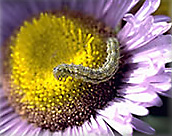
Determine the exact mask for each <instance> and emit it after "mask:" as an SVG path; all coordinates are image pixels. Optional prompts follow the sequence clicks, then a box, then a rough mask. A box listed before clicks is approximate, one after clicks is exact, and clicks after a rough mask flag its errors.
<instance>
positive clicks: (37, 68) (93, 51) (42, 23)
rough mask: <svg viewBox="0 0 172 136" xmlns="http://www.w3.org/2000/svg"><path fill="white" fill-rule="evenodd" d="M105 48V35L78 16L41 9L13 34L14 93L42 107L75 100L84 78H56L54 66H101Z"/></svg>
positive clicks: (33, 105) (43, 109)
mask: <svg viewBox="0 0 172 136" xmlns="http://www.w3.org/2000/svg"><path fill="white" fill-rule="evenodd" d="M104 51H106V43H105V41H104V40H103V38H102V37H101V36H100V35H98V34H97V32H96V30H95V29H92V28H89V27H87V25H84V24H83V23H81V21H80V20H79V19H77V18H70V17H66V16H64V15H61V16H56V15H53V14H50V13H41V14H40V16H39V18H34V19H33V20H32V21H31V22H28V21H25V22H24V25H23V26H22V27H20V30H19V31H18V33H17V35H16V36H15V37H12V45H11V59H10V65H11V88H12V91H11V95H15V94H17V95H19V96H20V99H19V100H18V102H19V103H23V104H26V105H28V106H27V108H31V109H33V108H35V107H36V108H38V109H40V110H42V111H45V110H48V109H50V108H51V107H56V106H65V105H66V103H68V102H70V103H73V102H74V100H75V99H77V98H79V95H80V94H81V93H84V90H85V86H84V82H83V81H82V80H79V79H75V78H72V77H70V76H68V77H67V78H63V77H61V78H59V80H56V79H55V77H54V75H53V68H54V67H56V66H58V65H59V64H62V63H66V64H71V63H73V64H76V65H79V64H82V65H83V66H86V67H91V68H98V67H100V66H102V64H103V62H104V61H105V58H106V55H107V54H106V53H104ZM102 52H103V54H102ZM81 84H82V86H81ZM57 110H58V113H60V111H61V110H59V109H57Z"/></svg>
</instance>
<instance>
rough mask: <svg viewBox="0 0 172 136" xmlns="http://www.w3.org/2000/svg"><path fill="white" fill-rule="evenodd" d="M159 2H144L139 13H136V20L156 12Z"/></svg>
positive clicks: (156, 0)
mask: <svg viewBox="0 0 172 136" xmlns="http://www.w3.org/2000/svg"><path fill="white" fill-rule="evenodd" d="M159 5H160V0H146V1H145V2H144V4H143V5H142V7H141V8H140V9H139V11H138V12H137V13H136V18H137V19H138V20H143V19H145V18H146V17H147V16H149V15H150V14H152V13H153V12H155V11H156V10H157V8H158V7H159Z"/></svg>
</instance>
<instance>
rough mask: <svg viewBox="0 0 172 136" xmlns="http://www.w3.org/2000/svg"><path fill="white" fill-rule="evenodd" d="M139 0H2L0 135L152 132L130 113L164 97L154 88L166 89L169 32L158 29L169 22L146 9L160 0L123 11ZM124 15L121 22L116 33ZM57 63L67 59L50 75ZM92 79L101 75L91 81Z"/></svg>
mask: <svg viewBox="0 0 172 136" xmlns="http://www.w3.org/2000/svg"><path fill="white" fill-rule="evenodd" d="M137 3H138V0H124V1H120V0H109V1H105V0H95V1H94V0H87V1H84V0H83V1H79V0H78V1H77V0H71V1H67V0H51V1H46V0H45V1H41V2H40V1H33V0H32V1H27V2H17V1H15V2H12V1H8V2H7V1H2V12H3V13H2V24H1V25H2V26H1V29H2V38H1V41H2V43H1V44H3V48H5V52H4V53H6V52H7V55H3V56H5V57H4V60H3V62H4V64H3V82H4V84H3V87H4V89H1V90H0V91H1V96H0V97H1V98H0V102H1V103H0V105H1V111H0V118H1V123H0V126H1V127H0V134H2V135H9V134H10V135H23V136H24V135H29V136H32V135H47V136H48V135H65V136H67V135H73V136H76V135H81V136H82V135H115V134H121V135H132V133H133V129H135V130H137V131H140V132H143V133H146V134H153V133H154V129H153V128H151V127H150V126H149V125H148V124H146V123H144V122H142V121H141V120H139V119H137V118H135V117H134V116H133V114H134V115H138V116H145V115H147V114H148V110H147V107H151V106H160V105H161V104H162V102H161V99H160V98H159V96H158V95H159V94H160V95H165V96H170V95H169V91H170V88H171V68H166V67H165V64H166V63H169V62H171V58H172V57H171V56H170V55H171V52H170V51H171V35H163V34H164V33H165V32H167V31H168V30H169V29H170V27H171V23H169V21H170V19H169V18H168V17H166V16H152V15H151V14H152V13H153V12H154V11H155V10H156V9H157V8H158V6H159V4H160V0H146V1H145V3H144V4H143V5H142V7H141V8H140V9H139V10H138V11H137V12H136V14H134V15H133V14H131V13H127V12H129V10H130V9H131V8H132V7H133V6H134V5H136V4H137ZM63 7H64V8H66V9H67V10H66V9H65V10H64V11H63V10H62V8H63ZM69 11H70V12H69ZM45 12H46V13H45ZM78 12H79V13H78ZM87 15H88V16H87ZM89 15H92V16H94V18H95V19H93V18H92V17H90V16H89ZM28 18H29V19H28ZM122 18H123V20H124V21H126V24H125V25H124V27H123V28H122V29H121V30H120V31H119V32H118V33H117V34H114V32H113V29H114V28H116V27H117V25H118V24H119V22H120V21H121V19H122ZM29 20H31V21H29ZM97 20H98V21H100V22H102V23H99V22H98V21H97ZM23 22H24V23H23ZM103 23H105V26H104V25H103ZM57 24H58V25H57ZM106 26H107V27H106ZM17 28H18V30H17ZM109 28H110V30H109ZM68 34H70V35H68ZM84 36H85V37H84ZM9 37H11V40H10V41H9V40H7V39H8V38H9ZM109 37H110V38H111V39H110V40H112V39H113V38H114V39H116V40H117V41H118V43H119V45H118V44H115V43H114V42H113V41H112V44H111V42H109V40H107V39H108V38H109ZM76 39H77V40H76ZM105 39H106V41H104V40H105ZM5 40H7V41H5ZM78 41H79V43H78ZM106 43H107V45H108V47H107V48H108V49H107V50H106ZM111 45H112V46H113V47H112V49H111ZM9 46H10V53H9V50H8V49H9V48H8V47H9ZM114 46H115V49H116V50H115V51H114V50H113V48H114ZM118 50H119V54H120V56H118V55H117V56H116V59H114V57H113V56H112V55H114V54H118ZM106 51H107V52H106ZM9 54H10V55H9ZM105 60H106V61H107V63H104V61H105ZM62 63H67V64H68V65H67V66H66V64H65V67H64V69H63V70H62V71H60V72H61V73H62V74H64V75H60V79H55V78H54V75H53V74H52V71H51V70H52V69H53V68H54V66H57V65H58V66H59V65H60V64H62ZM71 63H74V64H72V65H70V64H71ZM94 63H95V64H94ZM103 64H104V65H103ZM105 64H106V65H105ZM112 64H114V65H115V69H114V71H112V73H111V72H110V70H112V69H113V68H112V67H111V66H113V65H112ZM102 65H103V66H102ZM58 66H57V69H55V70H57V71H55V72H57V73H58V70H59V67H58ZM70 66H71V67H70ZM80 66H81V67H80ZM83 66H84V67H83ZM99 67H100V68H99ZM108 67H110V68H108ZM89 68H90V69H89ZM88 69H89V70H88ZM97 69H98V70H97ZM116 69H117V71H116ZM65 70H66V71H65ZM82 70H83V71H82ZM96 70H97V71H96ZM101 70H102V71H104V72H103V73H101ZM105 71H106V73H105ZM67 72H68V73H67ZM90 72H92V73H91V74H90ZM109 73H111V75H109ZM55 74H56V73H55ZM72 74H73V75H75V76H76V78H75V76H74V77H72V76H70V75H72ZM92 75H95V76H92ZM100 75H101V76H100ZM63 76H64V77H63ZM66 76H67V77H66ZM108 76H110V77H108ZM94 77H96V79H95V78H94ZM97 78H99V79H98V81H100V82H98V83H97V81H96V82H92V81H93V80H94V81H95V80H97ZM102 78H105V80H102ZM7 98H8V99H7Z"/></svg>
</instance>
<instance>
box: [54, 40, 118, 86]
mask: <svg viewBox="0 0 172 136" xmlns="http://www.w3.org/2000/svg"><path fill="white" fill-rule="evenodd" d="M106 43H107V57H106V62H105V63H104V64H103V66H102V67H100V68H97V69H92V68H90V67H84V66H83V65H81V64H80V65H75V64H60V65H58V66H57V67H55V68H54V69H53V74H54V76H55V77H56V78H59V77H60V76H62V77H67V76H72V77H75V78H77V79H82V80H83V81H85V82H90V83H93V84H99V83H101V82H105V81H107V80H109V79H110V78H111V77H112V76H113V75H114V74H115V73H116V71H117V70H118V65H119V58H120V53H119V43H118V41H117V39H116V38H111V37H110V38H108V39H107V41H106Z"/></svg>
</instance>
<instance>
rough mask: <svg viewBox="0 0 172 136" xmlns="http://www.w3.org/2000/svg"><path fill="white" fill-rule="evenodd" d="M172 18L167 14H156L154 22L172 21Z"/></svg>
mask: <svg viewBox="0 0 172 136" xmlns="http://www.w3.org/2000/svg"><path fill="white" fill-rule="evenodd" d="M170 21H171V18H170V17H168V16H165V15H155V16H154V22H155V23H157V22H170Z"/></svg>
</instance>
